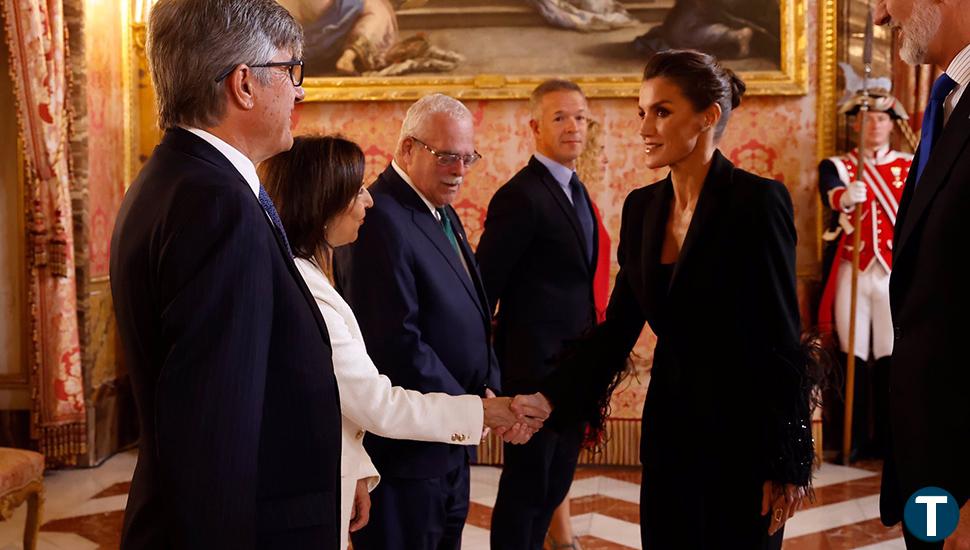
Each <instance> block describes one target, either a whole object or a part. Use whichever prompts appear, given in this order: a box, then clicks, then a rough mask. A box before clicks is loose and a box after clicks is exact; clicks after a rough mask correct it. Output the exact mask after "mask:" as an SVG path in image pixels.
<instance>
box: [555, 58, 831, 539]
mask: <svg viewBox="0 0 970 550" xmlns="http://www.w3.org/2000/svg"><path fill="white" fill-rule="evenodd" d="M743 93H744V83H743V82H742V81H741V80H740V79H739V78H738V77H737V76H735V75H734V74H733V73H732V72H731V71H730V70H728V69H724V68H722V67H721V66H720V64H719V63H718V62H717V60H715V59H714V58H713V57H711V56H709V55H706V54H702V53H698V52H694V51H667V52H662V53H658V54H656V55H654V56H653V57H652V58H651V59H650V61H649V63H648V65H647V67H646V69H645V71H644V78H643V83H642V86H641V88H640V101H639V107H640V118H641V120H642V122H641V125H640V135H641V137H642V139H643V147H644V152H645V154H646V157H645V158H646V162H647V164H648V166H650V167H651V168H660V167H663V166H667V167H669V168H670V173H669V174H668V175H667V177H666V178H664V179H663V180H661V181H659V182H657V183H655V184H653V185H649V186H647V187H643V188H640V189H637V190H635V191H633V192H632V193H630V195H629V196H628V197H627V199H626V203H625V204H624V206H623V217H622V224H621V229H620V242H619V249H618V252H617V256H618V261H619V264H620V271H619V273H618V275H617V278H616V283H615V287H614V289H613V294H612V296H611V298H610V304H609V308H608V310H607V314H606V321H605V322H604V323H603V324H602V325H600V326H599V328H598V329H596V330H595V331H594V332H593V333H591V334H590V335H589V337H588V338H587V339H585V340H583V341H582V342H581V343H578V344H577V345H575V346H573V347H572V349H571V350H569V351H568V352H567V353H566V355H564V356H563V358H562V367H561V368H560V369H558V370H557V371H556V372H555V373H554V374H553V375H552V376H551V377H550V378H549V379H548V380H547V385H546V388H545V391H543V393H544V394H545V395H546V396H547V397H548V398H549V400H550V401H551V402H552V404H553V406H554V407H555V410H556V414H558V415H561V416H563V417H567V418H568V417H574V418H578V419H580V420H588V421H590V422H591V423H592V425H593V426H594V427H597V426H599V427H602V425H603V422H604V418H605V415H606V410H607V407H608V402H609V393H610V391H611V390H612V388H613V387H615V385H616V381H617V380H618V378H619V376H620V375H621V371H622V370H623V365H624V364H625V362H626V359H627V357H628V355H629V353H630V350H631V349H632V348H633V345H634V343H635V342H636V340H637V337H638V335H639V334H640V331H641V330H642V328H643V324H644V322H649V323H650V326H651V328H652V329H653V330H654V332H655V333H656V334H657V347H656V350H655V352H654V363H653V369H652V372H651V382H650V391H649V394H648V396H647V400H646V403H645V406H644V411H643V432H642V443H641V462H642V463H643V483H642V488H641V499H640V525H641V536H642V539H643V547H644V548H648V549H650V550H666V549H676V550H682V549H694V548H697V549H725V548H731V549H733V548H738V549H763V548H764V549H767V548H780V547H781V538H782V531H783V526H784V522H785V520H787V519H788V518H789V517H790V516H791V514H793V513H794V511H795V509H796V508H797V507H798V506H799V504H800V501H801V499H802V498H803V495H804V493H805V489H806V488H807V487H808V485H809V482H810V477H811V464H812V458H813V442H812V439H811V430H810V428H809V409H810V407H809V399H808V393H809V391H808V390H809V387H810V383H809V381H808V379H809V376H808V375H807V372H806V371H807V365H808V363H809V361H808V360H807V359H806V357H807V354H805V353H803V352H802V348H801V346H800V342H799V333H800V322H799V312H798V302H797V299H796V293H795V240H796V235H795V227H794V224H793V219H792V204H791V199H790V197H789V195H788V191H787V190H786V189H785V186H784V185H782V184H781V183H779V182H777V181H773V180H769V179H765V178H761V177H758V176H756V175H754V174H751V173H748V172H745V171H743V170H740V169H738V168H735V167H734V165H733V164H731V162H730V161H728V160H727V159H726V158H725V157H724V156H723V155H722V154H721V153H720V151H718V150H717V142H718V139H719V138H720V136H721V134H722V133H723V131H724V129H725V126H726V124H727V121H728V118H729V116H730V114H731V110H732V109H734V108H735V107H737V106H738V104H739V103H740V100H741V95H742V94H743ZM590 365H596V368H589V366H590ZM606 388H609V389H608V390H607V389H606ZM595 389H603V391H599V392H597V391H595Z"/></svg>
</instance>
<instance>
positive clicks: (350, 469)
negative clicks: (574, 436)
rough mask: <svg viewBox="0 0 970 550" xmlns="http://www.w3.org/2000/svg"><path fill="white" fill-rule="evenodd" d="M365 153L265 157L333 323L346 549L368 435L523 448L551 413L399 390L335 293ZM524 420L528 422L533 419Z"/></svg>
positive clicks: (358, 519)
mask: <svg viewBox="0 0 970 550" xmlns="http://www.w3.org/2000/svg"><path fill="white" fill-rule="evenodd" d="M363 175H364V154H363V152H362V151H361V150H360V148H359V147H358V146H357V145H356V144H355V143H353V142H351V141H348V140H345V139H343V138H340V137H333V136H304V137H297V138H295V139H294V144H293V148H292V149H291V150H290V151H288V152H285V153H280V154H279V155H277V156H275V157H273V158H271V159H269V160H267V161H265V162H264V163H263V165H262V166H261V167H260V176H261V178H260V179H261V180H262V182H263V184H264V185H265V186H266V188H267V191H268V192H269V193H270V195H271V197H272V198H273V202H274V204H275V206H276V208H277V210H278V211H279V215H280V218H281V220H282V222H283V226H284V228H285V230H286V234H287V237H288V239H289V243H290V246H291V248H292V250H293V253H294V255H295V258H294V261H295V263H296V266H297V268H298V269H299V270H300V273H301V274H302V275H303V279H304V280H305V281H306V283H307V286H308V287H309V289H310V292H311V293H312V294H313V298H314V299H315V300H316V303H317V305H318V306H319V308H320V313H321V314H322V315H323V318H324V320H325V321H326V323H327V330H328V332H329V333H330V345H331V347H332V348H333V370H334V375H335V376H336V378H337V387H338V389H339V391H340V411H341V413H342V414H343V430H342V437H341V468H340V474H341V486H340V491H341V502H340V507H341V508H340V518H341V523H342V525H341V531H340V532H341V546H340V547H341V548H347V539H348V533H349V532H352V531H356V530H357V529H359V528H361V527H363V526H364V525H365V524H366V523H367V516H368V511H369V508H370V500H369V497H368V492H369V491H370V490H372V489H373V488H374V487H375V486H376V485H377V483H378V481H379V479H380V474H379V473H378V472H377V469H376V468H375V467H374V464H373V463H372V462H371V460H370V457H368V456H367V452H366V451H365V450H364V445H363V440H364V434H365V432H367V431H370V432H373V433H375V434H377V435H380V436H382V437H389V438H395V439H413V440H418V441H430V442H441V443H454V444H459V445H477V444H478V443H479V442H480V441H481V439H482V437H483V435H484V433H483V432H484V430H486V429H487V428H486V426H489V427H493V428H496V430H501V431H502V433H503V437H504V438H505V439H506V440H507V441H512V442H520V443H524V442H525V441H527V440H528V438H529V437H530V436H531V435H532V433H534V430H536V429H538V428H539V427H540V426H541V424H542V422H541V421H542V420H544V419H545V418H546V417H548V415H549V410H548V409H544V408H542V407H541V406H538V405H534V403H538V402H533V401H531V400H529V399H528V398H527V397H519V398H517V399H518V401H516V410H518V411H520V413H525V414H518V415H517V414H515V413H513V412H512V411H511V409H510V405H511V403H512V400H511V399H510V398H508V397H501V398H496V397H492V398H485V399H483V398H480V397H478V396H476V395H458V396H452V395H447V394H444V393H428V394H422V393H420V392H417V391H413V390H406V389H404V388H401V387H399V386H394V385H392V383H391V381H390V379H389V378H387V377H386V376H384V375H382V374H380V373H379V372H378V371H377V367H375V366H374V363H373V362H372V361H371V359H370V357H369V356H368V355H367V349H366V347H365V345H364V339H363V337H362V336H361V332H360V328H359V327H358V325H357V319H356V318H355V317H354V313H353V311H351V309H350V306H349V305H347V303H346V302H345V301H344V300H343V298H341V296H340V294H339V293H337V290H336V289H335V288H334V287H333V284H332V280H331V278H330V271H331V270H330V265H331V260H332V254H333V248H334V247H337V246H341V245H344V244H349V243H351V242H353V241H354V240H355V239H356V238H357V230H358V229H359V228H360V226H361V224H362V223H363V222H364V216H365V213H366V210H367V209H368V208H370V207H371V206H372V205H373V200H372V199H371V197H370V194H369V193H368V192H367V189H366V188H365V187H364V186H363ZM526 414H527V415H528V416H526Z"/></svg>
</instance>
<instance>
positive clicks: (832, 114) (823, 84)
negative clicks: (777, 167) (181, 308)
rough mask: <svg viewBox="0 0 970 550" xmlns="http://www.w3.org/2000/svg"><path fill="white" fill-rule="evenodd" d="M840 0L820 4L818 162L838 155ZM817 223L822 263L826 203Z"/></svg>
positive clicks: (818, 251) (817, 110) (819, 207)
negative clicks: (836, 135) (838, 12)
mask: <svg viewBox="0 0 970 550" xmlns="http://www.w3.org/2000/svg"><path fill="white" fill-rule="evenodd" d="M837 7H838V6H837V2H836V0H819V4H818V65H817V67H818V93H817V95H816V103H815V123H816V128H817V132H818V138H817V141H816V154H817V156H818V161H819V162H821V161H822V159H825V158H827V157H830V156H832V155H833V154H835V139H836V138H835V133H836V123H837V120H838V88H837V86H838V84H837V73H836V71H837V70H838V15H837V11H836V9H837ZM817 205H818V208H816V209H815V210H816V216H815V225H816V227H817V229H818V231H817V233H818V235H817V238H816V243H817V244H816V250H817V258H818V263H819V265H821V263H822V249H823V246H822V232H823V231H824V226H825V222H824V220H823V217H822V216H823V212H824V211H825V210H824V208H825V205H823V204H822V201H821V198H819V199H818V202H817Z"/></svg>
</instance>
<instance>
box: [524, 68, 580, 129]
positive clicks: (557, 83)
mask: <svg viewBox="0 0 970 550" xmlns="http://www.w3.org/2000/svg"><path fill="white" fill-rule="evenodd" d="M553 92H576V93H578V94H579V95H581V96H583V98H584V99H585V98H586V94H584V93H583V89H582V88H580V87H579V84H576V83H575V82H573V81H572V80H565V79H562V78H550V79H549V80H546V81H543V82H542V83H540V84H539V85H538V86H536V88H535V89H534V90H532V94H531V95H530V96H529V112H530V113H532V119H533V120H539V117H540V116H541V115H542V113H540V112H539V106H540V105H542V98H544V97H546V95H548V94H551V93H553Z"/></svg>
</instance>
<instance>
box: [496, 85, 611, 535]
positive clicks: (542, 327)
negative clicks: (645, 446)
mask: <svg viewBox="0 0 970 550" xmlns="http://www.w3.org/2000/svg"><path fill="white" fill-rule="evenodd" d="M530 106H531V108H532V120H530V121H529V125H530V127H531V129H532V133H533V135H534V136H535V142H536V152H535V155H534V156H533V157H532V158H531V159H529V163H528V164H527V165H526V167H525V168H523V169H522V170H520V171H519V173H517V174H516V175H515V176H513V177H512V179H511V180H509V182H508V183H506V184H505V185H503V186H502V187H501V188H500V189H499V190H498V191H497V192H496V193H495V196H494V197H493V198H492V200H491V202H490V203H489V205H488V215H487V217H486V219H485V231H484V233H482V238H481V241H480V242H479V245H478V252H477V255H478V261H479V263H480V264H481V268H482V277H483V279H484V280H485V289H486V291H487V292H488V296H489V299H490V303H489V311H490V312H491V311H495V307H496V304H497V305H498V315H497V326H496V331H495V350H496V353H497V354H498V357H499V361H500V363H501V365H502V387H503V388H504V389H505V391H507V392H512V393H532V392H535V391H537V390H538V388H539V383H540V382H541V381H542V380H543V379H544V378H545V376H546V375H548V374H549V372H550V371H551V370H552V368H553V365H552V362H551V361H550V360H551V359H552V358H553V356H554V355H555V354H556V353H557V352H558V351H559V350H560V349H561V348H562V345H563V343H564V342H565V341H566V340H569V339H571V338H576V337H578V336H579V335H581V334H582V333H583V332H584V331H586V330H588V329H590V328H592V327H593V326H594V325H595V324H596V307H595V303H594V300H593V276H594V274H595V271H596V258H597V246H598V242H597V231H596V217H595V214H594V212H593V209H592V207H591V203H590V199H589V194H588V193H587V191H586V188H585V186H583V184H582V183H581V182H580V181H579V178H578V177H577V175H576V160H577V159H578V158H579V156H580V154H582V152H583V148H584V146H585V144H586V129H587V118H588V112H587V105H586V97H585V96H584V95H583V92H582V90H581V89H580V88H579V86H577V85H576V84H575V83H573V82H570V81H567V80H549V81H546V82H544V83H542V84H540V85H539V86H538V87H537V88H536V89H535V91H533V93H532V97H531V100H530ZM583 435H584V434H583V426H581V425H575V424H573V425H547V426H546V427H544V428H542V429H541V430H539V432H537V433H536V434H535V435H534V436H533V437H532V439H531V440H530V441H529V442H528V443H527V444H525V445H522V446H514V447H513V446H512V445H506V446H505V453H504V455H505V463H504V468H503V469H502V477H501V480H500V482H499V489H498V497H497V499H496V501H495V508H494V511H493V513H492V528H491V542H492V548H502V549H503V550H513V549H529V550H540V549H541V548H542V544H543V540H544V538H545V535H546V531H547V529H548V528H549V523H550V521H551V519H552V514H553V511H555V509H556V507H557V506H559V504H560V503H561V502H562V501H563V499H564V498H565V497H566V494H567V493H568V491H569V486H570V484H571V483H572V479H573V473H574V471H575V469H576V462H577V459H578V457H579V449H580V445H581V443H582V439H583ZM556 542H557V543H559V542H562V543H564V544H570V545H571V544H573V541H556Z"/></svg>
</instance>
